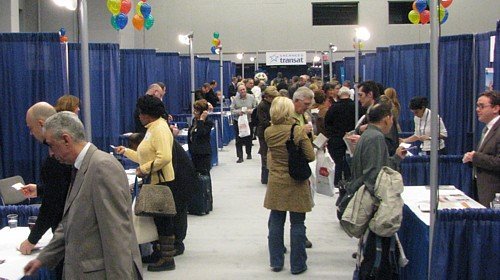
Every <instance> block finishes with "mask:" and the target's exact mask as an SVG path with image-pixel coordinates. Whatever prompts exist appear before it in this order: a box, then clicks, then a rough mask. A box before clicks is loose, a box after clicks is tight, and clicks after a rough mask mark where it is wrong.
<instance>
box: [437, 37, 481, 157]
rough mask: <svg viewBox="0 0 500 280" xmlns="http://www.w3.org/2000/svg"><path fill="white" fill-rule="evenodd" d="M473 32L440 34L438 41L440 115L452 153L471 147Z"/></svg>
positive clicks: (447, 143)
mask: <svg viewBox="0 0 500 280" xmlns="http://www.w3.org/2000/svg"><path fill="white" fill-rule="evenodd" d="M472 46H473V37H472V35H470V34H469V35H457V36H447V37H441V40H440V44H439V53H440V55H439V114H440V115H441V117H442V119H443V122H444V124H445V126H446V129H447V130H448V138H447V139H446V146H447V147H448V153H449V154H452V155H459V154H463V153H465V152H467V151H470V150H472V137H471V136H472V135H471V134H469V136H470V137H467V136H468V132H471V131H472V117H471V112H474V109H475V106H473V104H474V100H473V96H472V83H471V81H470V77H472V75H473V63H472V59H473V57H472Z"/></svg>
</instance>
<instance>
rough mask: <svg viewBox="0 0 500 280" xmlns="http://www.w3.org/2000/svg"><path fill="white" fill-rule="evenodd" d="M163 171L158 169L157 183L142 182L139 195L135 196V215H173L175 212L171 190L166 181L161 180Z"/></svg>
mask: <svg viewBox="0 0 500 280" xmlns="http://www.w3.org/2000/svg"><path fill="white" fill-rule="evenodd" d="M152 170H153V164H152V163H151V169H150V172H149V180H151V171H152ZM162 178H164V177H163V172H162V171H161V169H160V170H159V171H158V180H160V182H159V183H157V184H156V185H153V184H143V185H142V188H141V191H140V192H139V195H138V196H137V200H136V204H135V208H134V213H135V215H137V216H153V217H173V216H175V215H176V214H177V211H176V208H175V200H174V196H173V194H172V190H170V187H169V186H167V182H161V179H162Z"/></svg>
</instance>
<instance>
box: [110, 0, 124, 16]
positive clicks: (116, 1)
mask: <svg viewBox="0 0 500 280" xmlns="http://www.w3.org/2000/svg"><path fill="white" fill-rule="evenodd" d="M107 5H108V10H109V11H110V12H111V13H112V14H113V15H115V16H116V15H118V14H119V13H120V7H121V2H120V0H108V2H107Z"/></svg>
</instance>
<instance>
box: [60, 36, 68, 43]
mask: <svg viewBox="0 0 500 280" xmlns="http://www.w3.org/2000/svg"><path fill="white" fill-rule="evenodd" d="M59 41H60V42H61V43H66V42H68V36H61V37H59Z"/></svg>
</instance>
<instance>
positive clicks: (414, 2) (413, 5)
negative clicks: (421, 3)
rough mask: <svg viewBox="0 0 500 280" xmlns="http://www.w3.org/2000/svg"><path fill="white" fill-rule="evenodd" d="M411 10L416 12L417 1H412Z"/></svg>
mask: <svg viewBox="0 0 500 280" xmlns="http://www.w3.org/2000/svg"><path fill="white" fill-rule="evenodd" d="M411 8H412V10H414V11H418V9H417V1H413V4H411Z"/></svg>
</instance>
